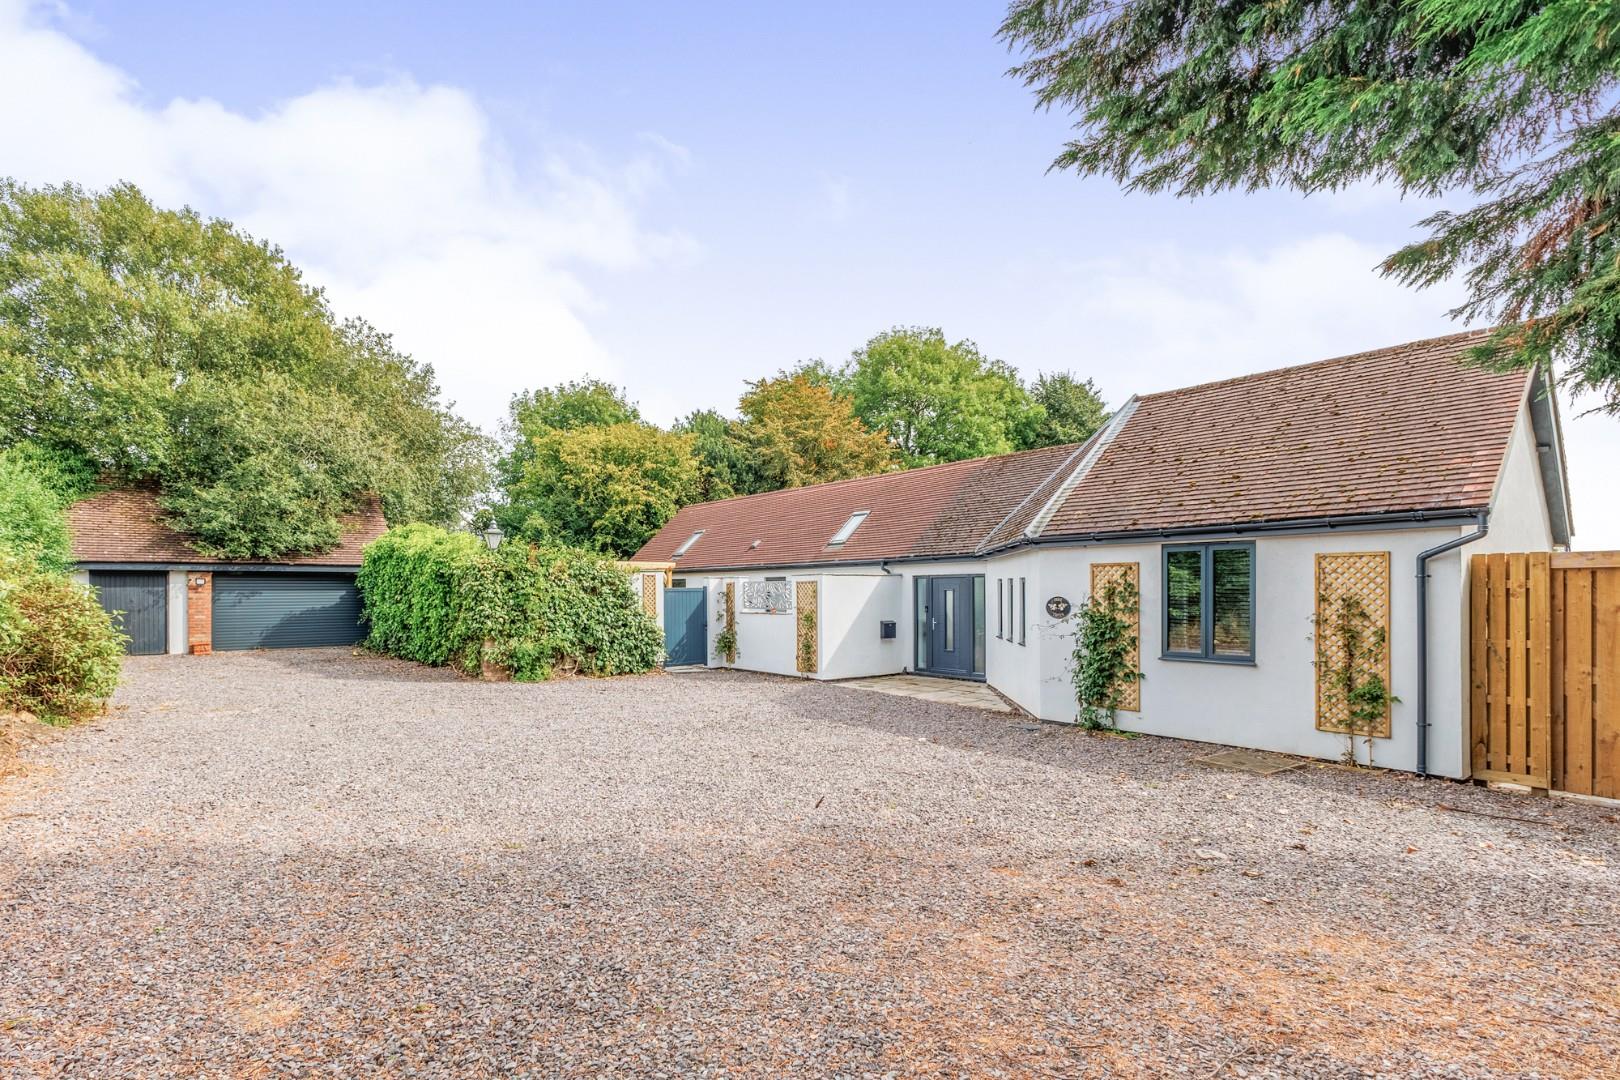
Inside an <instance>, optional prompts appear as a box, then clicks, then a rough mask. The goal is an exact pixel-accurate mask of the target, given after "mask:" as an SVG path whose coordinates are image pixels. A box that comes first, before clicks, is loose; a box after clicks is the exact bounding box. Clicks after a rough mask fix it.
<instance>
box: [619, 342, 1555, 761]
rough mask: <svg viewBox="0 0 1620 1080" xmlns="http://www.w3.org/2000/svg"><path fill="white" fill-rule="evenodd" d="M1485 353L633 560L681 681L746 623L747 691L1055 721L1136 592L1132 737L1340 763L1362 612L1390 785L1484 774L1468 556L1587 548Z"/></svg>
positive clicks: (1250, 379) (1169, 401) (1452, 350)
mask: <svg viewBox="0 0 1620 1080" xmlns="http://www.w3.org/2000/svg"><path fill="white" fill-rule="evenodd" d="M1476 340H1477V336H1476V335H1471V334H1463V335H1455V336H1451V337H1446V338H1438V339H1434V340H1430V341H1421V342H1414V343H1412V344H1408V345H1402V346H1397V347H1395V348H1390V349H1381V350H1378V351H1375V352H1368V353H1360V354H1357V355H1354V356H1346V357H1340V358H1338V359H1333V360H1325V361H1321V362H1318V363H1314V364H1306V365H1303V366H1299V367H1292V368H1283V369H1280V370H1277V371H1271V372H1266V373H1263V374H1259V375H1251V376H1245V377H1243V378H1237V379H1229V380H1225V381H1222V382H1215V383H1208V384H1205V385H1202V386H1194V387H1189V388H1187V389H1183V390H1174V391H1169V392H1166V393H1160V394H1149V395H1145V396H1142V397H1136V398H1132V399H1131V400H1130V401H1128V402H1126V403H1125V405H1124V406H1122V407H1121V408H1120V409H1119V411H1118V412H1116V413H1115V414H1114V416H1113V417H1112V418H1111V419H1110V421H1109V423H1108V424H1107V426H1106V427H1105V428H1104V429H1103V430H1102V431H1100V432H1098V434H1097V435H1096V436H1094V437H1093V438H1092V439H1091V440H1089V441H1088V442H1086V443H1084V444H1081V445H1078V446H1061V447H1051V448H1046V449H1041V450H1031V451H1026V452H1023V453H1018V454H1009V455H1005V456H1002V457H995V458H984V459H979V460H974V461H961V462H953V463H951V464H947V465H938V466H934V467H931V468H925V469H915V470H911V471H908V472H900V473H889V474H885V475H881V476H872V477H864V478H861V479H856V480H846V481H840V482H837V483H831V484H821V485H817V486H814V487H807V488H797V489H790V490H787V491H779V492H772V493H769V494H765V495H755V496H749V497H745V498H736V499H727V500H722V501H718V502H712V503H704V504H700V505H696V506H689V507H686V508H685V509H683V510H681V511H680V512H679V513H678V514H676V515H675V517H674V518H673V519H671V521H670V522H669V524H668V525H666V526H665V527H664V528H663V529H662V530H661V531H660V532H659V533H658V535H657V536H655V537H654V538H653V539H652V540H650V541H649V542H648V543H647V544H646V545H645V546H644V547H643V548H642V550H641V551H640V552H638V553H637V556H636V559H637V561H638V562H642V563H654V562H656V563H662V564H665V565H672V566H673V569H671V570H669V571H667V581H668V583H669V584H670V585H671V586H673V587H672V588H671V589H670V590H668V591H666V592H664V593H663V595H662V596H661V597H660V598H659V599H658V600H657V606H658V609H659V610H660V611H661V612H662V613H663V614H664V617H665V625H666V629H667V630H668V632H669V633H668V636H669V639H670V651H671V663H678V662H688V663H690V662H697V663H706V664H709V665H710V666H720V665H724V664H725V663H726V658H725V657H724V656H723V655H721V652H722V651H721V650H720V649H717V647H716V640H717V638H720V639H721V641H722V643H724V641H725V639H724V638H722V637H721V635H722V631H724V630H725V629H726V628H727V627H728V625H729V626H730V627H731V628H732V629H733V631H734V634H735V640H736V660H735V666H736V667H739V668H744V669H749V670H755V671H764V672H775V673H778V674H783V675H803V676H806V677H811V678H818V679H848V678H857V677H862V676H872V675H882V674H892V673H899V672H917V673H924V674H931V675H938V676H940V677H943V678H961V679H980V680H986V681H988V682H989V684H990V685H991V686H993V687H994V688H995V689H996V690H998V691H1000V692H1001V693H1002V694H1004V695H1005V696H1006V697H1008V698H1009V699H1011V700H1012V701H1014V702H1016V703H1017V704H1018V705H1020V706H1021V707H1023V708H1024V709H1025V710H1027V711H1028V712H1029V713H1031V714H1033V715H1035V716H1038V717H1040V718H1042V719H1045V720H1053V721H1073V720H1074V719H1075V718H1076V713H1077V709H1076V702H1075V694H1074V690H1073V686H1072V683H1071V676H1070V665H1071V660H1070V657H1071V652H1072V649H1073V630H1074V623H1073V619H1072V617H1069V613H1070V612H1072V610H1073V609H1074V608H1075V607H1076V606H1077V605H1078V604H1079V603H1080V602H1081V601H1082V600H1084V599H1085V598H1087V597H1088V596H1090V595H1091V594H1092V593H1093V590H1094V589H1095V588H1099V587H1101V584H1102V583H1103V582H1104V581H1106V580H1108V579H1110V578H1115V577H1120V576H1125V577H1128V578H1129V579H1131V580H1132V581H1133V582H1134V583H1135V584H1136V586H1137V590H1136V591H1137V594H1138V597H1139V607H1138V609H1137V613H1136V615H1137V619H1138V628H1137V634H1138V640H1139V653H1140V658H1139V663H1140V668H1141V670H1142V672H1143V673H1144V678H1143V679H1142V681H1141V682H1140V684H1139V685H1138V687H1137V688H1136V692H1135V693H1134V694H1133V695H1130V697H1129V699H1128V701H1127V705H1128V707H1127V708H1126V709H1124V710H1122V711H1120V712H1119V713H1118V714H1117V715H1116V718H1115V719H1116V722H1117V723H1118V724H1119V726H1120V727H1122V728H1126V729H1129V730H1133V731H1140V732H1147V733H1151V734H1155V735H1167V736H1174V737H1177V738H1183V739H1194V740H1202V741H1209V742H1217V743H1226V744H1231V745H1236V746H1245V747H1254V748H1261V749H1268V750H1277V751H1283V752H1286V753H1294V754H1303V755H1309V756H1315V757H1323V758H1336V757H1339V756H1341V755H1342V754H1343V752H1344V749H1345V745H1346V740H1345V735H1344V734H1343V732H1342V728H1338V727H1337V725H1336V722H1335V718H1334V716H1333V715H1331V709H1329V708H1328V707H1327V706H1326V705H1324V704H1323V703H1322V702H1321V701H1319V692H1320V685H1319V684H1320V683H1321V682H1322V678H1323V676H1322V675H1321V672H1322V670H1323V669H1325V668H1326V667H1327V666H1328V665H1326V664H1319V663H1318V660H1319V659H1320V656H1319V642H1318V632H1317V626H1318V622H1319V618H1320V616H1319V607H1321V606H1322V605H1326V604H1329V603H1330V602H1338V600H1339V598H1340V597H1341V596H1351V595H1353V596H1355V597H1356V598H1357V599H1358V601H1360V602H1361V603H1362V604H1363V605H1364V610H1366V611H1367V612H1369V613H1370V615H1369V619H1370V620H1371V622H1372V623H1374V624H1376V626H1377V628H1378V629H1381V630H1382V631H1383V632H1384V633H1385V634H1386V635H1387V650H1386V653H1387V661H1386V663H1387V672H1388V680H1387V681H1388V684H1389V688H1390V690H1391V691H1392V693H1393V694H1394V695H1395V696H1396V697H1397V698H1398V701H1396V702H1395V703H1394V704H1393V705H1391V706H1390V707H1389V709H1388V716H1387V720H1386V728H1387V735H1384V734H1383V732H1382V731H1380V732H1379V733H1378V737H1377V738H1376V739H1374V740H1373V741H1374V743H1375V744H1376V745H1375V747H1374V760H1375V761H1376V762H1377V763H1378V764H1381V765H1384V766H1388V767H1394V768H1402V769H1410V770H1415V771H1419V772H1430V773H1435V774H1439V775H1444V776H1466V775H1467V774H1468V768H1469V766H1468V761H1469V758H1468V753H1467V746H1466V730H1467V726H1466V723H1465V710H1464V707H1463V703H1464V701H1465V699H1466V680H1467V672H1468V668H1467V657H1468V644H1469V643H1468V641H1467V619H1466V617H1465V602H1466V595H1465V589H1464V575H1465V573H1466V559H1465V556H1466V555H1468V554H1472V553H1476V552H1489V551H1537V550H1548V549H1551V548H1554V547H1559V546H1565V545H1567V544H1568V541H1569V534H1570V528H1571V525H1570V511H1569V502H1568V496H1567V494H1566V483H1565V473H1564V465H1563V446H1562V438H1561V435H1560V432H1559V419H1558V413H1557V407H1556V399H1555V397H1554V396H1552V395H1551V394H1549V393H1547V387H1546V385H1545V380H1544V379H1543V377H1542V376H1541V375H1539V374H1537V373H1533V372H1516V373H1512V374H1494V373H1488V372H1484V371H1480V370H1478V369H1475V368H1471V367H1467V366H1464V364H1463V362H1462V361H1463V358H1464V353H1465V351H1466V349H1467V348H1468V347H1469V346H1470V345H1471V344H1473V343H1474V342H1475V341H1476ZM651 581H652V578H651V577H650V576H649V578H648V580H647V582H646V584H648V585H649V586H650V585H651ZM1167 581H1168V582H1169V583H1170V585H1169V587H1167V584H1166V583H1167ZM1420 581H1421V582H1422V583H1423V588H1422V589H1420ZM647 596H648V598H649V600H652V599H653V590H652V589H651V588H650V587H649V589H648V592H647ZM728 608H729V611H728ZM1420 628H1421V630H1420ZM1323 655H1325V654H1323ZM1425 668H1426V671H1427V675H1426V678H1425V679H1423V682H1424V683H1425V684H1426V692H1424V691H1420V686H1419V683H1420V676H1419V673H1420V671H1423V670H1425ZM1424 729H1426V732H1427V734H1426V737H1420V732H1421V731H1423V730H1424Z"/></svg>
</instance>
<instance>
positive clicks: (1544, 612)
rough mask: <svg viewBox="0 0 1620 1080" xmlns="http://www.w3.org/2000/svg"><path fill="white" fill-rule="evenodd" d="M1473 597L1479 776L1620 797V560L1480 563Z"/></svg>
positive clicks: (1521, 558) (1474, 750) (1572, 557)
mask: <svg viewBox="0 0 1620 1080" xmlns="http://www.w3.org/2000/svg"><path fill="white" fill-rule="evenodd" d="M1468 596H1469V614H1468V625H1469V634H1470V647H1469V715H1470V718H1471V719H1470V728H1471V732H1472V739H1471V742H1472V746H1471V753H1470V757H1471V763H1472V767H1473V773H1474V776H1475V777H1476V778H1478V779H1482V780H1510V781H1513V782H1515V783H1520V784H1528V785H1530V786H1532V787H1553V788H1558V789H1560V790H1563V791H1570V792H1576V793H1579V794H1584V795H1601V796H1603V797H1605V798H1611V799H1620V552H1591V551H1582V552H1565V553H1557V554H1552V555H1548V554H1547V553H1546V552H1530V553H1528V554H1514V555H1476V556H1474V558H1473V559H1472V560H1471V561H1470V564H1469V581H1468Z"/></svg>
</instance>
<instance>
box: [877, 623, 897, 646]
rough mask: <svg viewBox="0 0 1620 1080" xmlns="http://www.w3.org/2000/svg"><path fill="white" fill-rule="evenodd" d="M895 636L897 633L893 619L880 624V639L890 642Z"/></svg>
mask: <svg viewBox="0 0 1620 1080" xmlns="http://www.w3.org/2000/svg"><path fill="white" fill-rule="evenodd" d="M894 636H895V631H894V620H893V619H884V620H883V621H882V622H880V623H878V637H880V638H882V639H883V640H884V641H888V640H890V639H891V638H893V637H894Z"/></svg>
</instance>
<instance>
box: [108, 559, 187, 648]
mask: <svg viewBox="0 0 1620 1080" xmlns="http://www.w3.org/2000/svg"><path fill="white" fill-rule="evenodd" d="M168 583H169V575H168V574H165V573H163V572H162V571H161V570H160V571H157V572H156V573H153V572H150V571H146V572H135V571H129V572H126V571H122V570H116V571H113V570H92V571H90V584H91V586H93V587H94V588H95V590H96V596H97V597H98V598H100V600H101V606H102V607H103V608H104V609H105V610H106V611H107V613H108V614H109V615H111V616H112V621H113V625H114V626H115V627H117V628H118V629H119V630H121V631H122V632H123V633H124V634H125V635H126V636H127V637H128V638H129V646H128V650H127V651H128V652H129V653H130V654H131V655H132V656H151V655H154V654H156V653H162V652H168V651H169V650H168V641H169V587H168Z"/></svg>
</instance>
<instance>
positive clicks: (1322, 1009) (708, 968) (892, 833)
mask: <svg viewBox="0 0 1620 1080" xmlns="http://www.w3.org/2000/svg"><path fill="white" fill-rule="evenodd" d="M1302 722H1308V717H1306V718H1305V719H1304V720H1303V721H1302ZM1209 751H1210V747H1208V746H1207V745H1200V744H1193V743H1187V742H1180V741H1176V740H1167V739H1153V738H1133V739H1127V738H1120V737H1113V736H1107V735H1095V734H1089V733H1086V732H1082V731H1078V730H1074V729H1069V728H1060V727H1057V726H1052V725H1032V724H1030V722H1029V721H1028V720H1027V719H1019V718H1014V717H1007V716H999V715H995V714H990V713H986V712H980V711H977V710H974V709H969V708H961V707H955V706H950V705H941V704H933V703H927V702H921V701H916V700H912V699H907V698H899V697H893V696H889V695H884V694H875V693H870V692H866V691H862V690H858V689H854V688H850V687H841V686H837V685H827V684H819V683H813V682H806V681H799V680H790V679H778V678H772V677H767V676H759V675H751V674H746V673H737V672H696V673H691V674H678V675H667V674H658V675H648V676H642V677H635V678H620V679H611V680H593V679H572V680H565V681H560V682H555V683H549V684H541V685H524V684H516V683H505V684H494V683H481V682H474V681H469V680H465V679H461V678H458V677H456V676H454V675H451V674H449V673H446V672H443V671H437V670H432V669H427V668H422V667H417V666H413V665H410V664H405V663H400V662H397V661H392V660H386V659H380V658H377V657H372V656H368V655H364V654H355V653H351V652H350V651H349V650H289V651H281V652H260V653H235V654H221V655H216V656H210V657H138V658H131V659H129V660H128V661H127V662H126V665H125V680H124V684H123V686H122V688H121V689H120V690H119V692H118V695H117V698H116V699H115V709H114V710H113V712H112V713H111V714H110V715H109V716H108V717H106V718H105V719H103V720H99V721H97V722H95V723H93V724H90V725H87V726H84V727H81V728H80V729H78V730H75V731H73V732H70V733H69V734H68V735H67V736H66V737H65V738H62V739H59V740H57V741H55V742H52V743H50V744H48V745H44V746H39V747H35V748H32V749H30V750H28V751H27V752H26V757H25V761H26V765H27V769H26V771H25V773H24V774H23V775H22V776H20V777H13V778H10V779H8V780H6V781H5V782H4V785H3V787H0V1076H17V1075H21V1076H35V1075H43V1076H71V1077H145V1076H199V1077H203V1076H206V1077H215V1076H233V1077H234V1076H246V1077H328V1076H341V1077H368V1076H409V1077H457V1078H460V1077H495V1076H501V1077H506V1076H537V1077H541V1076H543V1077H553V1076H557V1077H594V1076H615V1077H720V1076H726V1077H734V1076H762V1077H763V1076H772V1077H777V1076H802V1077H850V1078H859V1077H872V1078H879V1077H911V1076H974V1077H981V1076H988V1077H1043V1076H1049V1077H1115V1076H1143V1077H1149V1076H1151V1077H1158V1076H1190V1077H1214V1076H1243V1077H1284V1076H1286V1077H1296V1076H1305V1077H1324V1078H1351V1077H1356V1078H1374V1077H1447V1078H1452V1077H1461V1078H1469V1077H1485V1076H1520V1077H1531V1076H1541V1077H1586V1076H1603V1075H1609V1076H1612V1075H1614V1071H1613V1066H1614V1062H1615V1061H1616V1060H1620V992H1617V988H1616V976H1615V972H1616V971H1617V970H1620V963H1617V961H1620V935H1617V934H1616V930H1617V929H1620V911H1617V910H1616V909H1617V903H1620V899H1617V898H1620V888H1617V885H1620V881H1617V867H1620V825H1617V822H1620V816H1617V815H1620V810H1616V809H1615V808H1614V807H1612V806H1605V805H1598V804H1589V803H1575V802H1571V801H1567V800H1550V799H1537V798H1531V797H1526V796H1522V795H1510V794H1505V793H1499V792H1493V791H1487V790H1484V789H1481V788H1477V787H1473V786H1471V785H1466V784H1457V783H1451V782H1445V781H1432V780H1431V781H1420V780H1417V779H1415V778H1411V777H1406V776H1401V775H1395V774H1383V773H1374V772H1368V771H1364V770H1363V771H1355V770H1347V769H1344V768H1341V767H1338V766H1330V765H1312V766H1310V767H1307V768H1304V769H1297V770H1293V771H1290V772H1286V773H1281V774H1278V775H1276V776H1273V777H1269V778H1261V777H1255V776H1248V775H1244V774H1240V773H1231V772H1221V771H1217V770H1213V769H1209V768H1205V767H1202V766H1198V765H1195V764H1193V763H1192V759H1193V758H1194V757H1197V756H1200V755H1203V754H1206V753H1208V752H1209ZM1211 853H1218V854H1220V855H1221V856H1223V858H1220V859H1214V858H1211V857H1210V855H1211Z"/></svg>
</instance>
